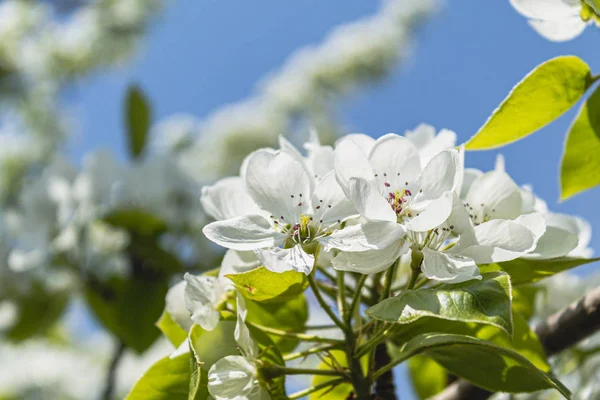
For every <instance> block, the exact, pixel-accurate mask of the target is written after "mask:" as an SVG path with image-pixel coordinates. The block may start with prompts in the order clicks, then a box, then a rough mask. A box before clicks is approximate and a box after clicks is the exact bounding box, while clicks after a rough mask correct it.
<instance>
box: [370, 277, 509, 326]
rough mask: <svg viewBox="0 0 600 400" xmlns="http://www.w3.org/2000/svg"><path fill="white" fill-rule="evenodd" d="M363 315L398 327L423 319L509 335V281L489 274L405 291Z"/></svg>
mask: <svg viewBox="0 0 600 400" xmlns="http://www.w3.org/2000/svg"><path fill="white" fill-rule="evenodd" d="M366 313H367V314H368V315H370V316H371V317H373V318H375V319H378V320H381V321H386V322H395V323H398V324H411V323H413V322H415V321H416V320H418V319H420V318H423V317H433V318H440V319H445V320H450V321H463V322H475V323H479V324H489V325H493V326H497V327H499V328H501V329H504V330H505V331H506V332H508V333H510V334H512V309H511V286H510V278H509V276H508V274H505V273H492V274H486V275H485V276H484V279H483V280H481V281H469V282H465V283H461V284H456V285H442V286H440V287H438V288H434V289H419V290H406V291H404V292H402V293H400V294H399V295H398V296H396V297H392V298H389V299H386V300H384V301H382V302H381V303H379V304H376V305H374V306H373V307H371V308H369V309H368V310H367V311H366Z"/></svg>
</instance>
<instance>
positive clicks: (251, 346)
mask: <svg viewBox="0 0 600 400" xmlns="http://www.w3.org/2000/svg"><path fill="white" fill-rule="evenodd" d="M236 301H237V321H236V324H235V332H234V336H235V341H236V342H237V344H238V346H239V348H240V351H241V353H242V354H243V355H244V357H246V358H247V359H249V360H254V359H256V357H258V346H257V345H256V342H255V341H254V339H252V336H251V335H250V330H248V327H247V326H246V322H245V321H246V315H247V314H248V310H247V309H246V301H245V300H244V296H242V294H241V293H240V292H236Z"/></svg>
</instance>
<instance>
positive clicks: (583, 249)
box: [545, 213, 594, 258]
mask: <svg viewBox="0 0 600 400" xmlns="http://www.w3.org/2000/svg"><path fill="white" fill-rule="evenodd" d="M545 217H546V223H547V224H548V225H549V226H553V227H556V228H560V229H564V230H566V231H567V232H569V233H571V234H573V235H575V236H576V237H577V246H576V247H575V248H574V249H573V250H572V251H570V252H569V254H568V255H569V256H571V257H582V258H590V257H592V256H593V253H594V251H593V249H591V248H588V245H589V243H590V240H591V239H592V227H591V225H590V223H589V222H587V221H586V220H584V219H583V218H580V217H576V216H572V215H566V214H555V213H549V214H546V215H545Z"/></svg>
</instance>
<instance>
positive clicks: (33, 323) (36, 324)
mask: <svg viewBox="0 0 600 400" xmlns="http://www.w3.org/2000/svg"><path fill="white" fill-rule="evenodd" d="M13 300H14V301H15V302H16V303H17V305H18V309H19V312H18V313H17V319H16V321H15V322H14V324H13V325H12V326H11V328H10V329H8V330H7V331H6V332H5V333H4V335H6V337H7V338H8V339H10V340H14V341H21V340H25V339H28V338H30V337H32V336H34V335H41V334H45V333H46V332H47V331H48V330H49V329H50V328H51V327H52V326H54V324H55V322H56V321H57V320H58V318H59V317H60V316H61V315H62V314H63V312H64V310H65V308H66V307H67V304H68V303H69V293H68V292H67V291H66V290H62V291H59V292H55V291H53V292H49V291H48V289H46V288H44V287H43V286H42V285H35V286H34V287H33V288H31V290H30V291H29V292H28V293H27V294H25V295H24V296H19V297H17V298H14V299H13Z"/></svg>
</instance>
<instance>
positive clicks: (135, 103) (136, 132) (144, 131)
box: [125, 86, 151, 158]
mask: <svg viewBox="0 0 600 400" xmlns="http://www.w3.org/2000/svg"><path fill="white" fill-rule="evenodd" d="M125 113H126V114H125V119H126V126H127V140H128V143H129V152H130V153H131V155H132V157H133V158H139V157H140V156H141V155H142V154H143V152H144V149H145V147H146V142H147V137H148V131H149V130H150V122H151V110H150V105H149V102H148V100H147V99H146V96H145V95H144V93H143V92H142V90H141V89H140V88H139V87H138V86H130V87H129V89H128V90H127V97H126V99H125Z"/></svg>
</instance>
